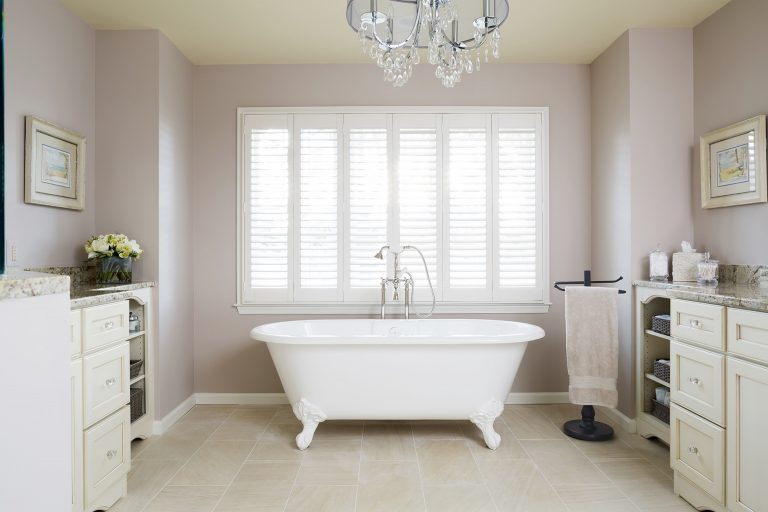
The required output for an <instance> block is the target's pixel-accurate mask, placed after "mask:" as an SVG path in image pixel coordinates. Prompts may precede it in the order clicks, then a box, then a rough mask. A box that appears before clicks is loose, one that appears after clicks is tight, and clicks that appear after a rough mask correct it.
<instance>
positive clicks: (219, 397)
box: [195, 393, 288, 405]
mask: <svg viewBox="0 0 768 512" xmlns="http://www.w3.org/2000/svg"><path fill="white" fill-rule="evenodd" d="M195 398H196V400H197V403H198V404H200V405H228V404H232V405H283V404H287V403H288V398H286V396H285V393H197V394H195Z"/></svg>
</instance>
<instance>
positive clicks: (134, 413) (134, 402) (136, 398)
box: [131, 388, 144, 423]
mask: <svg viewBox="0 0 768 512" xmlns="http://www.w3.org/2000/svg"><path fill="white" fill-rule="evenodd" d="M142 416H144V389H143V388H131V423H133V422H134V421H136V420H137V419H139V418H141V417H142Z"/></svg>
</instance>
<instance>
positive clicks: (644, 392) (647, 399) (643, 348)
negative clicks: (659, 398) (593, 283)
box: [635, 286, 671, 444]
mask: <svg viewBox="0 0 768 512" xmlns="http://www.w3.org/2000/svg"><path fill="white" fill-rule="evenodd" d="M669 306H670V302H669V297H667V294H666V290H664V289H658V288H644V287H642V286H638V287H637V288H636V289H635V315H636V316H635V326H636V332H635V343H636V348H637V354H636V356H637V357H636V365H637V366H636V377H637V381H636V383H635V386H636V391H637V397H636V402H637V416H636V422H637V433H638V434H639V435H641V436H643V437H657V438H659V439H661V440H662V441H664V442H665V443H667V444H669V423H666V422H664V421H662V420H661V419H659V418H657V417H656V416H654V415H653V399H654V398H655V397H656V388H657V387H659V386H664V387H666V388H669V382H666V381H664V380H662V379H660V378H659V377H657V376H656V375H654V372H653V363H654V361H656V360H657V359H669V346H670V341H671V338H670V337H669V336H667V335H665V334H661V333H659V332H656V331H653V330H652V329H651V322H652V319H653V317H654V316H656V315H663V314H669Z"/></svg>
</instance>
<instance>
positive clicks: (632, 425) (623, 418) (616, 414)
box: [597, 406, 637, 434]
mask: <svg viewBox="0 0 768 512" xmlns="http://www.w3.org/2000/svg"><path fill="white" fill-rule="evenodd" d="M597 411H598V412H599V413H602V414H604V415H605V416H606V417H607V418H608V419H610V420H611V421H613V422H614V423H616V424H617V425H618V426H620V427H621V428H622V430H624V431H625V432H628V433H630V434H636V433H637V422H636V421H635V420H634V419H633V418H630V417H629V416H627V415H626V414H624V413H623V412H621V411H620V410H618V409H611V408H610V407H601V406H598V407H597Z"/></svg>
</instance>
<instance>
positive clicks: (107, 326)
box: [103, 320, 115, 331]
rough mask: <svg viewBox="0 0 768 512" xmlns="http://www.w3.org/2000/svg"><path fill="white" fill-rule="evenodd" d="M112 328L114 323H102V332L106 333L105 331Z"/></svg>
mask: <svg viewBox="0 0 768 512" xmlns="http://www.w3.org/2000/svg"><path fill="white" fill-rule="evenodd" d="M114 326H115V322H113V321H111V320H110V321H109V322H104V329H103V330H104V331H106V330H107V329H111V328H113V327H114Z"/></svg>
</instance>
